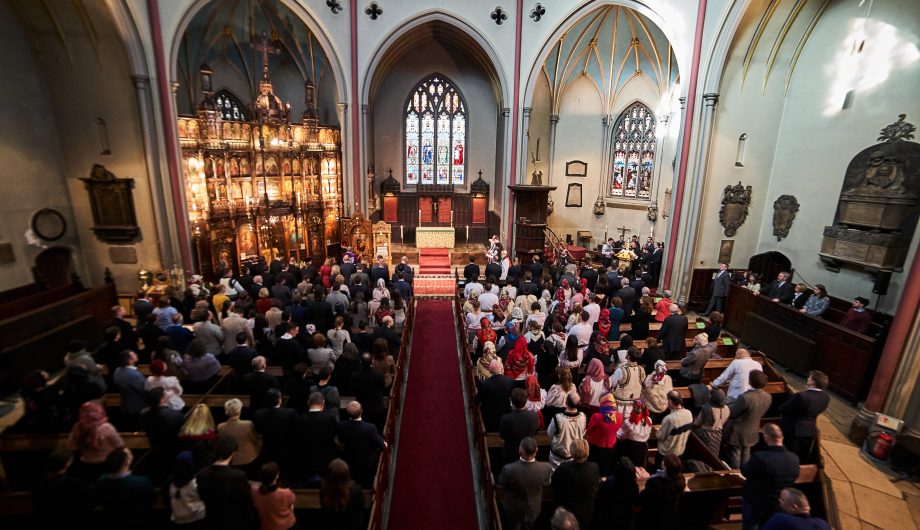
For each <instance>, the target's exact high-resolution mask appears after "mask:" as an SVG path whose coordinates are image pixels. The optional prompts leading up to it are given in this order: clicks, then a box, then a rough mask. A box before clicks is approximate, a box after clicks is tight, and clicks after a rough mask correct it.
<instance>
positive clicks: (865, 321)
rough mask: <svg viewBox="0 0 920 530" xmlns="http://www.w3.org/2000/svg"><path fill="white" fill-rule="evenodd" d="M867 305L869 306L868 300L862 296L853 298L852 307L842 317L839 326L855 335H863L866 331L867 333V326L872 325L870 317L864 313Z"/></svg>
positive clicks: (866, 312) (867, 313)
mask: <svg viewBox="0 0 920 530" xmlns="http://www.w3.org/2000/svg"><path fill="white" fill-rule="evenodd" d="M867 305H869V299H868V298H864V297H862V296H857V297H856V298H854V299H853V307H851V308H850V309H849V310H847V314H846V315H844V316H843V320H841V321H840V325H841V326H843V327H845V328H847V329H849V330H852V331H855V332H856V333H863V334H865V333H866V331H869V325H870V324H871V323H872V316H871V315H869V312H868V311H866V306H867Z"/></svg>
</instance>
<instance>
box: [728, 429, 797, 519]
mask: <svg viewBox="0 0 920 530" xmlns="http://www.w3.org/2000/svg"><path fill="white" fill-rule="evenodd" d="M763 439H764V442H766V444H767V447H766V448H765V449H764V450H762V451H757V452H755V453H754V454H752V455H751V459H750V460H748V461H747V462H746V463H745V464H744V465H742V466H741V474H742V475H744V478H745V481H744V486H742V489H741V499H742V501H741V514H742V522H741V525H742V528H743V529H745V530H747V529H756V528H759V527H760V526H761V525H763V524H764V523H766V522H767V520H768V519H769V518H770V516H771V515H773V514H774V513H776V512H777V511H778V510H779V496H780V492H781V491H782V490H783V488H786V487H789V486H792V485H793V484H795V479H796V478H798V476H799V457H798V456H796V455H795V453H792V452H791V451H789V450H788V449H786V448H785V447H783V431H782V430H781V429H780V428H779V426H778V425H776V424H775V423H768V424H766V425H764V426H763Z"/></svg>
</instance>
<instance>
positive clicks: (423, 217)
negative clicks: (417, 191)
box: [418, 195, 433, 224]
mask: <svg viewBox="0 0 920 530" xmlns="http://www.w3.org/2000/svg"><path fill="white" fill-rule="evenodd" d="M432 202H433V200H432V198H431V197H428V196H424V195H423V196H420V197H419V198H418V214H419V218H418V221H419V224H423V223H431V204H432Z"/></svg>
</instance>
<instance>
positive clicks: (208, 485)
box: [195, 436, 256, 530]
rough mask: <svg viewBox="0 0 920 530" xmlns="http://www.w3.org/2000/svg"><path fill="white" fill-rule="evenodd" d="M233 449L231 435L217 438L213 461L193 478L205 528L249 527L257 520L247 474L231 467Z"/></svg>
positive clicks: (234, 441) (242, 528) (243, 528)
mask: <svg viewBox="0 0 920 530" xmlns="http://www.w3.org/2000/svg"><path fill="white" fill-rule="evenodd" d="M236 448H237V445H236V440H234V439H233V438H230V437H229V436H221V437H219V438H217V444H216V448H215V451H214V452H215V454H214V463H213V464H211V465H210V466H208V467H206V468H204V469H202V470H201V471H199V472H198V475H197V476H196V477H195V478H196V482H197V483H198V496H199V497H201V500H202V501H204V506H205V518H204V522H205V527H206V528H208V529H210V530H236V529H238V530H251V529H252V528H253V526H255V523H256V518H255V510H254V509H253V505H252V490H251V489H250V487H249V480H248V479H247V478H246V473H244V472H243V471H240V470H239V469H236V468H234V467H230V460H231V459H232V458H233V453H235V452H236Z"/></svg>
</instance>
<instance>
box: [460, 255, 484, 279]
mask: <svg viewBox="0 0 920 530" xmlns="http://www.w3.org/2000/svg"><path fill="white" fill-rule="evenodd" d="M480 274H481V271H480V270H479V265H477V264H476V256H474V255H472V254H470V262H469V263H467V264H466V267H463V277H464V278H466V281H468V282H471V281H474V280H475V279H477V278H479V275H480Z"/></svg>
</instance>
